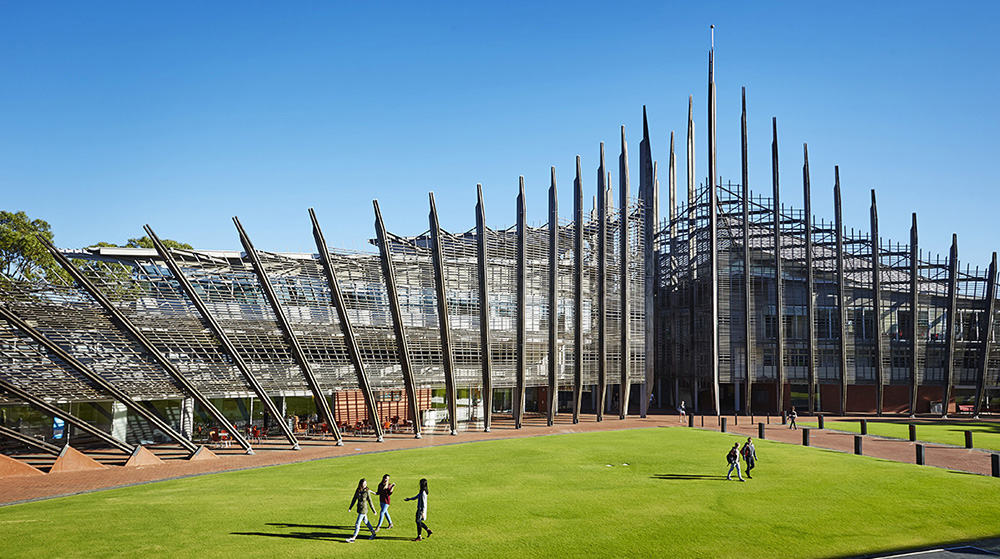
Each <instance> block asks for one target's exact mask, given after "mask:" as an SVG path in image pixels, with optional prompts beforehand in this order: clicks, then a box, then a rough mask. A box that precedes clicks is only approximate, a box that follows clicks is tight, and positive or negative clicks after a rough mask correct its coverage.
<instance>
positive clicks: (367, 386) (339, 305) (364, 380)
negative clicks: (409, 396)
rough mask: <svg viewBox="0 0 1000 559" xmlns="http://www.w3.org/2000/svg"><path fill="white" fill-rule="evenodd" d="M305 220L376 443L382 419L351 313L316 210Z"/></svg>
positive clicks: (380, 438) (380, 440)
mask: <svg viewBox="0 0 1000 559" xmlns="http://www.w3.org/2000/svg"><path fill="white" fill-rule="evenodd" d="M309 219H310V220H311V221H312V228H313V240H315V241H316V250H317V251H318V252H319V262H320V264H321V265H322V266H323V275H324V277H325V278H326V283H327V287H329V288H330V300H331V302H332V303H333V307H334V308H335V309H337V318H339V319H340V330H341V332H342V333H343V334H344V345H345V346H346V347H347V356H348V357H349V358H350V360H351V364H352V365H354V373H355V374H356V375H357V378H358V387H359V388H360V389H361V394H362V396H364V399H365V407H366V408H367V409H368V417H371V418H372V424H373V425H374V426H375V435H376V437H377V438H378V441H379V442H382V439H383V436H384V433H383V432H382V422H381V420H380V418H379V414H378V405H377V404H376V402H375V394H374V393H373V392H372V387H371V383H370V382H369V381H368V373H367V372H366V371H365V362H364V360H362V359H361V349H360V348H359V347H358V340H357V338H356V337H355V336H354V325H353V324H351V316H350V314H348V312H347V305H346V304H345V303H344V294H343V292H342V291H341V290H340V282H338V281H337V271H336V270H334V268H333V263H332V262H330V249H329V248H328V247H327V246H326V238H325V237H324V236H323V230H322V229H320V227H319V220H317V219H316V212H314V211H313V209H312V208H309Z"/></svg>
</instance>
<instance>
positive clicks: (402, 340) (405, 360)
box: [372, 200, 423, 439]
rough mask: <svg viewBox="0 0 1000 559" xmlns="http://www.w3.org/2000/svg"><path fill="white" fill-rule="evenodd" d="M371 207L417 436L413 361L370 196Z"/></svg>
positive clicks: (385, 242)
mask: <svg viewBox="0 0 1000 559" xmlns="http://www.w3.org/2000/svg"><path fill="white" fill-rule="evenodd" d="M372 205H373V206H374V207H375V238H376V241H377V242H378V252H379V258H380V259H381V260H382V278H383V279H384V280H385V291H386V294H388V296H389V314H390V315H391V316H392V331H393V334H394V335H395V336H396V351H397V352H398V353H399V366H400V368H401V369H402V373H403V384H404V385H405V386H406V398H407V400H409V404H410V413H411V414H413V436H414V437H415V438H417V439H419V438H420V437H421V433H422V431H423V429H422V428H421V422H420V420H421V418H420V406H419V404H418V403H417V388H416V384H415V383H414V379H413V364H412V362H411V361H410V346H409V343H408V342H407V339H406V331H405V329H404V328H403V313H402V311H401V310H400V308H399V291H398V290H397V289H396V266H395V265H394V264H393V262H392V255H391V254H390V253H389V234H388V233H387V232H386V230H385V222H384V221H382V211H381V210H380V209H379V207H378V200H372Z"/></svg>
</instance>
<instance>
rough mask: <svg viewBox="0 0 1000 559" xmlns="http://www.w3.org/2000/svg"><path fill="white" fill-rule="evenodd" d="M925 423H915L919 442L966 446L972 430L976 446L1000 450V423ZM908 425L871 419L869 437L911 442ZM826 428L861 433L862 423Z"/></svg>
mask: <svg viewBox="0 0 1000 559" xmlns="http://www.w3.org/2000/svg"><path fill="white" fill-rule="evenodd" d="M922 421H925V420H920V419H918V420H914V423H916V424H917V440H920V441H926V442H930V443H944V444H953V445H957V446H965V431H972V443H973V446H975V447H976V448H984V449H988V450H1000V423H996V422H993V423H987V422H984V421H947V422H941V423H922ZM797 423H798V424H799V425H802V426H804V427H815V426H816V425H817V423H816V422H815V421H812V420H808V421H798V422H797ZM908 423H909V422H908V421H903V422H901V423H900V422H896V421H888V420H881V419H869V420H868V434H869V435H878V436H880V437H894V438H897V439H909V437H910V431H909V427H907V424H908ZM824 426H825V427H826V428H827V429H836V430H838V431H847V432H850V433H860V432H861V424H860V423H859V422H858V420H856V419H853V420H848V421H840V420H833V421H825V422H824Z"/></svg>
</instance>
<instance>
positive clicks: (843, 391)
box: [833, 166, 847, 415]
mask: <svg viewBox="0 0 1000 559" xmlns="http://www.w3.org/2000/svg"><path fill="white" fill-rule="evenodd" d="M833 215H834V227H835V228H836V229H837V232H836V239H837V314H838V317H839V319H840V320H838V322H839V330H840V332H839V336H838V338H839V340H840V343H839V346H838V348H837V349H838V350H839V351H840V415H844V414H846V413H847V305H846V303H847V292H846V290H847V286H846V285H844V218H843V214H842V212H841V206H840V167H837V166H834V168H833Z"/></svg>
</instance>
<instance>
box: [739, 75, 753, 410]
mask: <svg viewBox="0 0 1000 559" xmlns="http://www.w3.org/2000/svg"><path fill="white" fill-rule="evenodd" d="M741 93H742V101H743V111H742V112H741V114H740V183H742V184H741V191H742V197H743V354H744V356H745V357H744V361H746V383H745V384H744V389H745V393H744V398H743V401H744V402H745V404H744V412H745V413H746V414H747V415H752V414H753V390H752V388H753V345H752V339H753V330H752V326H751V322H750V317H751V316H753V315H752V314H751V313H752V312H753V290H752V289H751V284H750V272H751V270H752V269H753V263H752V262H751V261H750V163H749V148H748V147H747V88H745V87H744V88H743V89H742V90H741Z"/></svg>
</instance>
